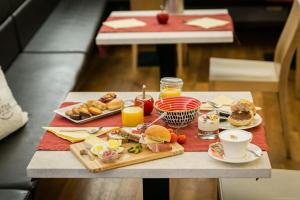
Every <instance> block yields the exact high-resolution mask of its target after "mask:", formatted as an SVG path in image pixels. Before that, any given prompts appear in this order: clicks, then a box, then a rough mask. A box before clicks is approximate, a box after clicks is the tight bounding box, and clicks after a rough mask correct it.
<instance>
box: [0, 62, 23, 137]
mask: <svg viewBox="0 0 300 200" xmlns="http://www.w3.org/2000/svg"><path fill="white" fill-rule="evenodd" d="M27 121H28V115H27V113H26V112H23V111H22V109H21V107H20V106H19V105H18V103H17V102H16V100H15V98H14V97H13V95H12V93H11V90H10V88H9V87H8V85H7V81H6V79H5V76H4V73H3V72H2V69H1V66H0V140H1V139H3V138H4V137H6V136H8V135H9V134H10V133H13V132H14V131H16V130H18V129H19V128H21V127H22V126H24V125H25V124H26V122H27Z"/></svg>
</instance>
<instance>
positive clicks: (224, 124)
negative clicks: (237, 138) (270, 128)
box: [220, 113, 262, 130]
mask: <svg viewBox="0 0 300 200" xmlns="http://www.w3.org/2000/svg"><path fill="white" fill-rule="evenodd" d="M261 123H262V118H261V116H260V115H259V114H257V113H256V115H255V116H254V121H253V122H252V123H251V124H249V125H247V126H233V125H232V124H230V123H229V121H227V120H226V121H223V122H220V129H225V130H226V129H241V130H242V129H249V128H254V127H256V126H258V125H260V124H261Z"/></svg>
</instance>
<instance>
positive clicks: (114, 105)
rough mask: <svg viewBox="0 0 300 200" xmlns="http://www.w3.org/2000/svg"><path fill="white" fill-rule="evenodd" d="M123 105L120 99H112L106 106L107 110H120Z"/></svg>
mask: <svg viewBox="0 0 300 200" xmlns="http://www.w3.org/2000/svg"><path fill="white" fill-rule="evenodd" d="M123 105H124V102H123V101H122V100H121V99H113V100H112V101H110V102H108V103H107V104H106V106H107V109H108V110H117V109H121V108H122V107H123Z"/></svg>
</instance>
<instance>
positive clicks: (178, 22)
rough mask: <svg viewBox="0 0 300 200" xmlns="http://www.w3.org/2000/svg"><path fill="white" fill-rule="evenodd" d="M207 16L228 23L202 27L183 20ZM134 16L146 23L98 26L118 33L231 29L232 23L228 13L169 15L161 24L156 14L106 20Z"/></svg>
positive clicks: (102, 31)
mask: <svg viewBox="0 0 300 200" xmlns="http://www.w3.org/2000/svg"><path fill="white" fill-rule="evenodd" d="M204 17H209V18H213V19H219V20H225V21H228V22H229V23H227V24H225V25H224V26H217V27H211V28H202V27H198V26H190V25H186V24H185V22H186V21H188V20H191V19H196V18H204ZM130 18H135V19H137V20H140V21H143V22H145V23H146V24H147V25H146V26H142V27H132V28H119V29H114V28H111V27H108V26H105V25H102V26H101V28H100V32H101V33H118V32H121V33H122V32H180V31H233V23H232V19H231V17H230V15H228V14H216V15H170V17H169V21H168V23H167V24H164V25H161V24H159V23H158V22H157V20H156V16H133V17H118V16H115V17H109V18H108V19H107V20H106V21H113V20H119V19H130Z"/></svg>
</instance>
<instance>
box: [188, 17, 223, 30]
mask: <svg viewBox="0 0 300 200" xmlns="http://www.w3.org/2000/svg"><path fill="white" fill-rule="evenodd" d="M228 23H229V21H226V20H221V19H214V18H209V17H203V18H197V19H192V20H189V21H187V22H186V23H185V24H187V25H190V26H199V27H202V28H206V29H209V28H213V27H218V26H224V25H226V24H228Z"/></svg>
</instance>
